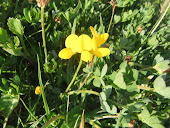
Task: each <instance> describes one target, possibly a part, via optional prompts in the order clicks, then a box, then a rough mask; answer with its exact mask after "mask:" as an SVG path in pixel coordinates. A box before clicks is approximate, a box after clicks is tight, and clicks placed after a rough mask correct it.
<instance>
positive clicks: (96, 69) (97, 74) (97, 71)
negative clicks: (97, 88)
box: [94, 67, 100, 76]
mask: <svg viewBox="0 0 170 128" xmlns="http://www.w3.org/2000/svg"><path fill="white" fill-rule="evenodd" d="M94 75H95V76H100V70H99V68H98V67H97V68H95V71H94Z"/></svg>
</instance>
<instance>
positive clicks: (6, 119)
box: [3, 117, 8, 128]
mask: <svg viewBox="0 0 170 128" xmlns="http://www.w3.org/2000/svg"><path fill="white" fill-rule="evenodd" d="M7 122H8V117H6V118H5V122H4V124H3V128H6V125H7Z"/></svg>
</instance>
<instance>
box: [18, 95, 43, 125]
mask: <svg viewBox="0 0 170 128" xmlns="http://www.w3.org/2000/svg"><path fill="white" fill-rule="evenodd" d="M20 100H21V102H22V104H23V105H24V107H25V108H26V109H27V111H28V112H29V114H30V115H31V116H32V117H33V118H34V119H35V120H36V121H38V122H39V123H40V124H41V125H43V123H41V122H40V121H39V120H38V119H37V118H36V117H35V116H34V115H33V113H32V112H31V111H30V110H29V108H28V107H27V106H26V104H25V103H24V101H23V100H22V99H21V98H20Z"/></svg>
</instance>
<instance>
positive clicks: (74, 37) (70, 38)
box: [65, 34, 78, 48]
mask: <svg viewBox="0 0 170 128" xmlns="http://www.w3.org/2000/svg"><path fill="white" fill-rule="evenodd" d="M77 40H78V36H77V35H75V34H71V35H69V36H68V37H67V38H66V41H65V45H66V48H71V45H72V44H73V43H75V41H77Z"/></svg>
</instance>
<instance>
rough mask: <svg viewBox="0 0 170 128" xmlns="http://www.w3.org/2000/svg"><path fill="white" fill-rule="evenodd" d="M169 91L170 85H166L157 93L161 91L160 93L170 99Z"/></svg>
mask: <svg viewBox="0 0 170 128" xmlns="http://www.w3.org/2000/svg"><path fill="white" fill-rule="evenodd" d="M169 92H170V87H166V88H164V89H161V90H160V91H158V92H157V93H159V94H160V95H162V96H164V98H169V99H170V93H169Z"/></svg>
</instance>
